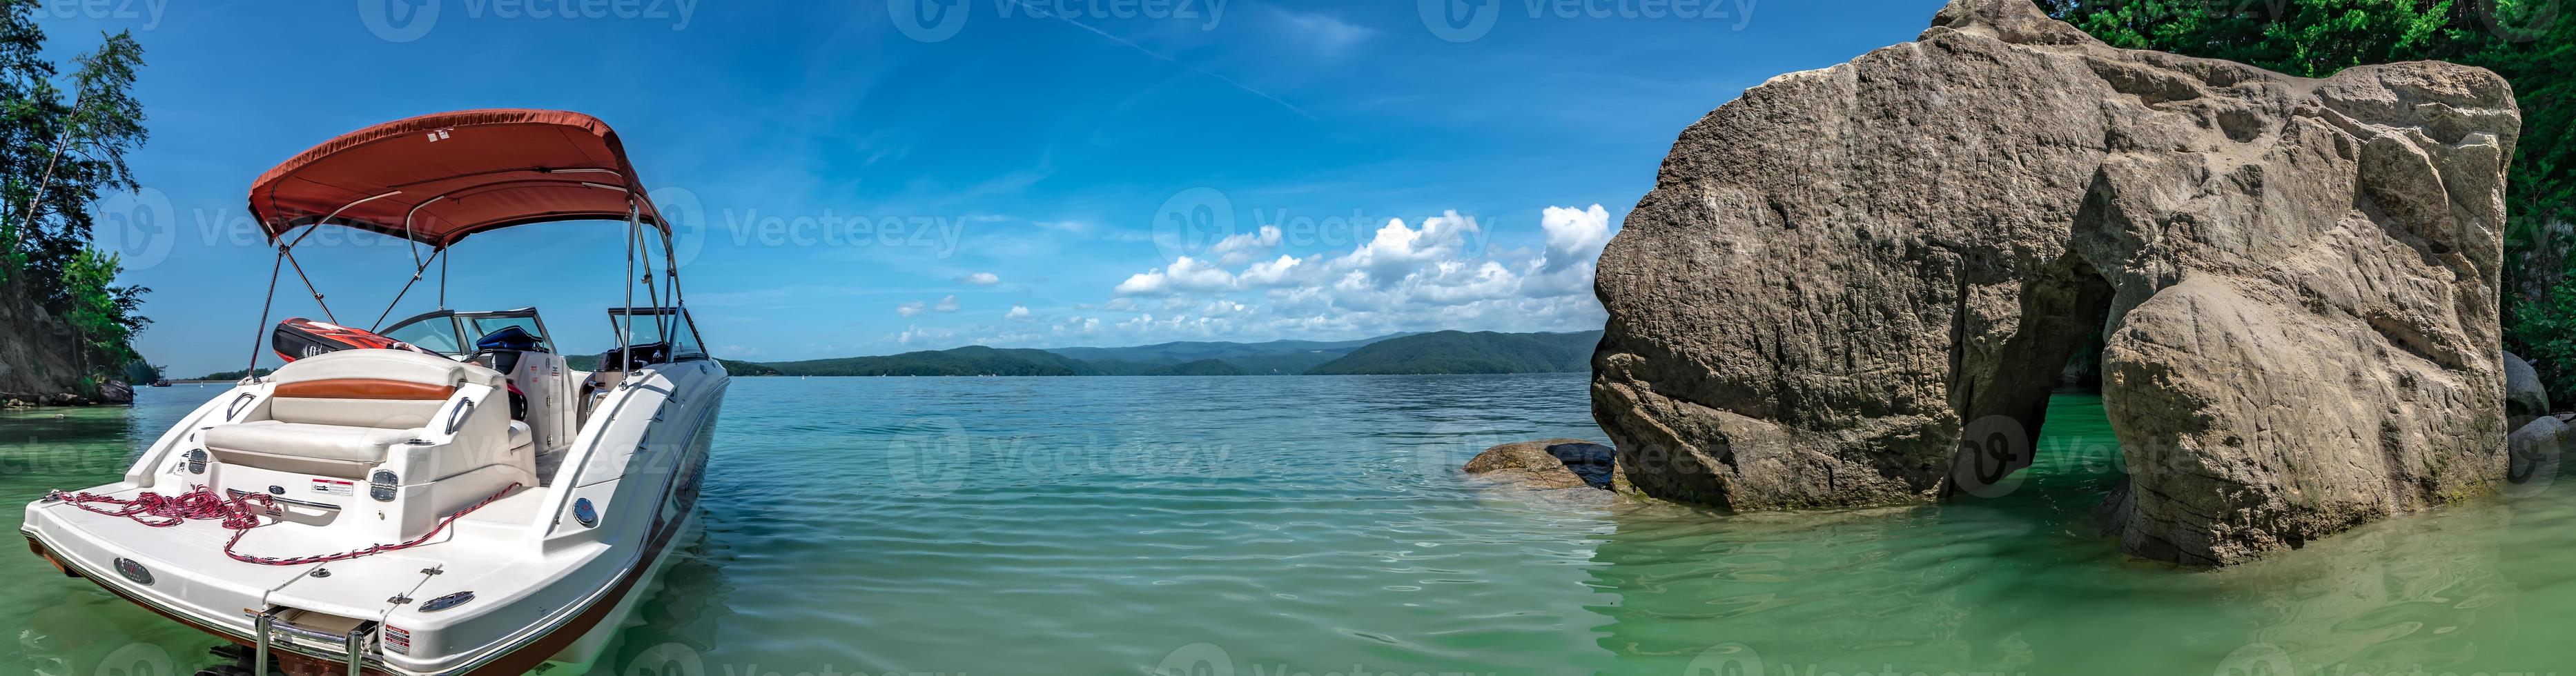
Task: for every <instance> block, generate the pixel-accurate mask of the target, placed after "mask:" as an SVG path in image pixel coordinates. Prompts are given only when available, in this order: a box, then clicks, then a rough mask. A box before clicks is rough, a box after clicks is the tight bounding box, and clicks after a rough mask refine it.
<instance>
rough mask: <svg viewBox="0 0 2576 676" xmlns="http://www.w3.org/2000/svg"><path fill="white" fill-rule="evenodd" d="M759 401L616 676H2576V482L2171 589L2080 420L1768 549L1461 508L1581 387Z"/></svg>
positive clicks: (25, 575)
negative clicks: (2132, 527)
mask: <svg viewBox="0 0 2576 676" xmlns="http://www.w3.org/2000/svg"><path fill="white" fill-rule="evenodd" d="M218 391H219V390H218V389H217V388H212V387H207V388H199V387H193V386H184V385H183V386H180V387H175V388H158V389H145V390H143V391H142V392H141V393H140V394H141V397H142V401H141V403H139V404H137V405H136V406H134V407H132V408H130V409H127V408H113V409H92V410H74V411H39V412H33V413H0V496H6V497H7V498H8V499H9V500H12V501H18V500H31V499H34V498H36V497H38V496H39V495H41V494H42V493H43V491H44V490H45V489H48V488H55V487H61V488H79V487H85V486H89V485H94V484H98V483H103V482H106V481H111V480H113V479H114V478H115V477H116V476H117V475H118V474H120V473H121V472H122V471H123V468H124V466H125V462H126V459H127V458H128V457H130V456H131V454H132V453H134V452H135V451H136V450H138V449H139V447H140V446H141V445H143V444H145V443H148V442H149V440H150V438H151V437H152V436H154V435H157V434H159V433H160V431H161V430H162V429H163V428H164V427H165V426H166V425H168V424H169V423H170V422H171V421H172V420H173V419H174V418H176V417H177V416H179V415H181V414H183V413H185V412H186V410H187V409H188V408H189V407H191V406H193V405H194V404H196V403H197V402H200V401H203V400H204V399H206V398H209V397H212V396H214V395H215V394H216V393H217V392H218ZM730 397H731V400H730V401H728V402H726V405H725V412H724V419H723V422H722V423H721V427H720V429H719V431H718V433H717V436H716V457H715V461H714V463H713V465H712V466H711V467H710V469H709V471H708V478H707V481H706V484H705V497H704V500H703V502H702V504H703V505H704V509H705V514H704V520H705V523H706V524H707V527H706V529H705V534H704V536H703V538H702V539H700V540H699V541H696V542H692V543H688V544H686V545H685V549H684V550H683V551H682V552H680V554H679V556H678V558H677V559H675V561H674V562H673V564H672V566H671V568H670V569H669V571H668V572H667V573H666V575H665V576H664V579H663V583H664V584H663V585H662V586H661V587H660V588H659V590H658V591H657V592H656V593H655V595H654V596H653V597H652V598H651V599H650V600H649V601H647V602H646V603H645V604H644V605H643V606H642V609H641V612H640V613H639V617H638V618H637V620H638V622H639V624H637V625H635V626H632V627H629V628H627V629H626V630H625V631H624V632H623V634H622V635H621V637H620V640H619V642H618V645H616V646H614V647H612V648H611V649H610V652H609V654H608V655H606V656H605V657H604V658H603V659H602V660H601V661H600V663H599V664H597V665H595V666H594V667H593V668H591V669H590V671H591V672H592V673H601V674H621V675H638V676H640V675H643V674H651V675H652V676H675V675H681V674H705V675H709V676H746V675H757V676H771V675H773V674H774V675H777V676H797V675H799V674H825V673H841V674H856V673H869V674H880V673H886V672H919V673H945V674H1144V673H1151V672H1153V671H1154V670H1156V669H1157V668H1158V667H1163V666H1178V667H1189V668H1190V671H1189V672H1188V673H1193V674H1198V675H1202V676H1254V675H1261V676H1275V675H1283V674H1288V675H1293V674H1300V673H1304V674H1311V675H1313V676H1326V675H1328V674H1329V675H1340V676H1352V675H1355V674H1361V673H1366V674H1416V673H1432V674H1437V673H1472V674H1584V673H1601V674H1668V675H1675V676H1685V675H1688V676H1696V674H1754V673H1761V674H1795V675H1798V676H1805V675H1808V674H1853V673H1861V672H1872V673H1875V672H1881V671H1893V672H1897V673H1914V672H1922V673H1926V674H1939V673H1942V672H1953V671H1955V672H1999V673H2029V674H2074V673H2082V674H2157V675H2166V674H2208V673H2215V674H2246V675H2249V676H2251V675H2254V674H2268V675H2270V676H2290V675H2292V674H2296V675H2299V676H2308V675H2312V674H2313V675H2319V676H2347V675H2353V674H2378V673H2389V672H2401V671H2414V670H2418V669H2421V670H2423V671H2426V672H2429V673H2432V674H2439V673H2441V672H2445V671H2450V672H2458V673H2462V674H2466V673H2471V672H2480V671H2483V672H2490V673H2497V672H2544V673H2545V672H2571V673H2576V481H2570V480H2568V478H2565V477H2561V478H2559V479H2558V480H2557V483H2556V484H2555V487H2554V488H2543V489H2540V490H2535V491H2530V492H2529V494H2528V495H2524V496H2521V497H2517V498H2513V499H2502V500H2498V501H2496V502H2494V503H2491V504H2486V505H2480V506H2474V507H2467V508H2458V509H2451V510H2447V511H2444V512H2440V513H2437V514H2432V515H2423V516H2412V517H2406V518H2401V519H2397V520H2393V521H2389V522H2384V523H2380V524H2375V525H2371V526H2368V527H2365V528H2362V529H2360V530H2358V531H2355V532H2352V533H2347V534H2345V535H2341V536H2337V537H2334V538H2331V539H2328V540H2326V541H2323V542H2320V543H2317V544H2314V545H2311V546H2310V547H2309V548H2307V549H2305V550H2302V551H2298V552H2292V553H2289V554H2286V555H2282V556H2278V557H2275V558H2273V559H2270V560H2266V561H2262V562H2258V563H2255V564H2253V565H2248V566H2242V567H2238V568H2235V569H2230V570H2225V571H2219V572H2215V573H2210V572H2194V571H2186V570H2178V569H2174V568H2170V567H2167V566H2163V565H2157V564H2150V563H2142V562H2137V561H2133V560H2129V559H2126V558H2124V557H2122V556H2120V555H2119V554H2118V553H2117V551H2116V550H2115V544H2114V542H2113V541H2112V540H2111V539H2109V538H2105V537H2101V536H2099V535H2098V534H2097V533H2096V532H2095V531H2094V530H2093V529H2092V528H2091V527H2089V526H2087V525H2086V522H2087V518H2086V517H2087V515H2088V513H2089V512H2090V510H2091V509H2092V507H2093V505H2094V504H2095V503H2096V502H2098V501H2099V495H2100V493H2101V491H2102V490H2104V489H2105V488H2106V487H2107V486H2108V485H2109V483H2110V482H2111V481H2112V479H2113V478H2114V477H2116V476H2117V473H2118V472H2119V471H2120V469H2119V467H2118V465H2117V464H2116V463H2115V462H2113V461H2112V460H2111V458H2112V457H2113V456H2114V455H2116V454H2115V453H2114V452H2113V451H2112V447H2111V445H2110V444H2111V440H2110V433H2109V430H2108V428H2107V427H2106V426H2105V424H2104V423H2103V422H2102V417H2101V413H2100V403H2099V400H2098V399H2097V398H2093V397H2088V396H2073V395H2069V396H2061V397H2059V398H2058V399H2057V400H2056V401H2055V402H2054V404H2053V406H2054V408H2053V409H2052V413H2051V417H2050V423H2049V427H2048V429H2047V430H2046V432H2045V434H2044V435H2043V436H2044V439H2043V440H2042V441H2041V443H2040V447H2041V449H2042V452H2041V459H2040V463H2039V464H2038V465H2037V466H2035V467H2034V468H2032V469H2031V470H2030V471H2028V472H2026V473H2025V474H2024V475H2023V477H2024V481H2023V482H2022V484H2021V485H2020V486H2019V487H2018V488H2017V489H2015V490H2013V491H2012V492H2011V493H2009V494H2007V495H2004V496H2002V497H2000V498H1995V499H1988V500H1979V501H1975V502H1967V503H1959V504H1950V505H1943V506H1938V507H1931V506H1927V507H1916V508H1900V509H1879V510H1864V511H1846V512H1834V513H1825V514H1771V515H1749V516H1717V515H1711V514H1706V513H1701V512H1696V511H1691V510H1683V509H1678V508H1673V507H1665V506H1652V505H1628V506H1621V507H1614V508H1602V507H1598V506H1590V505H1586V504H1583V503H1580V502H1569V501H1546V500H1533V499H1530V498H1529V497H1528V496H1515V495H1510V494H1498V493H1495V492H1492V491H1489V490H1485V489H1482V488H1479V487H1477V486H1476V485H1474V484H1472V483H1470V482H1469V481H1468V480H1466V479H1465V478H1464V477H1462V476H1461V475H1459V474H1458V473H1457V471H1456V469H1455V468H1456V467H1457V466H1458V465H1459V464H1461V463H1463V462H1465V461H1466V460H1467V459H1468V458H1469V457H1471V456H1473V455H1474V454H1475V453H1476V452H1477V451H1479V450H1482V449H1483V448H1484V447H1486V446H1488V445H1491V444H1495V443H1501V442H1505V441H1517V440H1526V439H1536V438H1544V437H1557V436H1571V437H1582V438H1592V439H1599V438H1601V434H1600V431H1599V430H1598V428H1596V427H1595V426H1594V425H1593V423H1592V421H1591V416H1590V413H1589V411H1588V408H1587V407H1588V399H1587V395H1586V392H1585V380H1584V378H1583V376H1580V375H1530V376H1399V377H1249V378H849V379H840V378H833V379H819V378H818V379H813V380H789V379H764V378H744V379H738V380H736V381H735V383H734V386H733V390H732V393H731V395H730ZM56 413H63V414H65V417H64V418H63V419H59V420H58V419H55V418H54V415H55V414H56ZM8 514H9V516H8V517H7V518H8V519H10V520H11V523H12V524H15V523H16V522H17V520H18V519H19V518H20V514H19V513H18V512H17V511H15V510H11V511H9V513H8ZM0 576H5V579H7V580H9V581H10V584H8V585H7V586H6V587H5V588H0V627H7V628H9V629H12V630H14V631H13V633H14V634H16V636H17V637H18V640H17V641H15V642H9V643H0V673H42V674H62V675H66V676H69V675H80V676H92V675H96V676H111V675H113V676H160V674H162V673H168V672H166V671H157V670H151V669H146V670H142V671H135V670H132V668H131V667H132V665H135V664H147V665H148V664H176V665H178V666H182V667H191V668H192V667H195V666H202V665H203V664H204V663H206V661H207V660H205V659H204V658H203V657H202V655H203V651H204V650H205V648H207V647H210V646H212V645H214V641H213V640H211V639H208V638H205V637H203V636H202V635H198V634H195V633H193V632H191V631H190V630H187V629H183V628H180V627H179V626H178V625H176V624H174V623H170V622H168V621H165V620H162V619H161V618H159V617H157V616H155V615H152V614H151V613H149V612H147V611H144V610H142V609H139V608H135V607H133V606H131V605H128V604H126V603H124V602H122V601H119V600H116V599H114V598H112V597H110V596H108V595H107V594H105V593H103V592H101V591H99V590H98V589H96V588H95V587H94V586H93V585H91V584H90V583H88V582H85V581H80V580H72V579H67V578H63V577H60V576H58V575H56V574H54V572H53V571H52V570H51V569H50V568H48V567H46V566H45V565H44V564H43V563H42V562H40V561H38V560H37V559H36V558H35V557H32V556H27V555H24V554H18V555H7V556H0ZM156 660H158V662H156ZM557 671H558V672H559V673H560V672H562V671H567V670H557ZM178 673H181V674H185V673H188V672H187V671H180V672H178ZM550 676H551V675H550Z"/></svg>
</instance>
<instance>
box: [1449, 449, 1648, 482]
mask: <svg viewBox="0 0 2576 676" xmlns="http://www.w3.org/2000/svg"><path fill="white" fill-rule="evenodd" d="M1616 455H1617V451H1616V450H1615V449H1612V448H1611V447H1608V446H1603V445H1600V444H1596V443H1592V442H1589V441H1584V440H1581V439H1548V440H1545V441H1522V442H1515V443H1509V444H1503V445H1500V446H1495V447H1493V448H1488V449H1485V452H1483V453H1478V454H1476V457H1475V459H1473V460H1468V461H1467V466H1466V468H1465V469H1466V471H1467V474H1469V475H1471V476H1479V477H1483V478H1486V479H1490V480H1498V481H1503V482H1507V483H1510V484H1514V485H1518V486H1521V487H1525V488H1536V489H1547V490H1554V489H1562V488H1587V487H1588V488H1598V489H1603V490H1608V489H1609V488H1610V475H1611V468H1612V466H1613V460H1614V458H1615V456H1616Z"/></svg>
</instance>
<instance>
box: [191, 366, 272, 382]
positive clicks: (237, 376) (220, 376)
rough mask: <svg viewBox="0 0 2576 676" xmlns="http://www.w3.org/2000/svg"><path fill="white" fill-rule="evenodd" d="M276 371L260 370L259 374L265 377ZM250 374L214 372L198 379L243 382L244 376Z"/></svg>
mask: <svg viewBox="0 0 2576 676" xmlns="http://www.w3.org/2000/svg"><path fill="white" fill-rule="evenodd" d="M276 371H277V369H260V370H259V374H260V375H263V376H264V375H268V374H270V373H273V372H276ZM249 373H250V372H248V371H216V372H214V373H208V374H206V376H205V377H203V378H198V380H216V381H225V380H241V379H242V377H243V376H245V375H247V374H249Z"/></svg>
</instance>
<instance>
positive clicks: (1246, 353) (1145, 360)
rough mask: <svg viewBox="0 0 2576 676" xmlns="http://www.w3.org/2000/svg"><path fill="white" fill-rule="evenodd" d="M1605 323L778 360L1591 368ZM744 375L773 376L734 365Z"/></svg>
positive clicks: (1326, 368)
mask: <svg viewBox="0 0 2576 676" xmlns="http://www.w3.org/2000/svg"><path fill="white" fill-rule="evenodd" d="M1600 341H1601V332H1599V331H1587V332H1582V333H1493V332H1478V333H1466V332H1461V331H1440V332H1435V333H1418V334H1395V335H1390V336H1380V337H1376V338H1368V339H1362V340H1345V341H1313V340H1276V341H1270V342H1266V343H1226V342H1181V343H1162V344H1159V345H1139V346H1134V347H1066V348H1056V349H1051V350H1037V349H1007V348H993V347H983V346H969V347H961V348H956V349H951V350H925V351H921V352H906V353H903V354H895V355H885V356H880V357H847V358H841V359H816V360H810V361H793V362H770V363H762V364H757V366H762V367H767V368H769V369H774V370H775V371H776V372H777V374H778V375H786V376H1242V375H1300V374H1303V375H1382V374H1440V373H1563V372H1577V371H1587V370H1590V369H1591V361H1592V348H1593V346H1594V345H1595V344H1597V343H1599V342H1600ZM727 367H728V369H729V370H732V371H733V373H734V374H735V375H766V374H754V373H749V372H746V371H745V370H743V369H739V368H733V364H732V363H730V362H729V363H727Z"/></svg>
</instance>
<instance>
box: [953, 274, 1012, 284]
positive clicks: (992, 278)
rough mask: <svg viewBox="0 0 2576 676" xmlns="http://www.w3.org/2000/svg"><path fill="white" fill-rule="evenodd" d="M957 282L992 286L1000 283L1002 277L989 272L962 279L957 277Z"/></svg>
mask: <svg viewBox="0 0 2576 676" xmlns="http://www.w3.org/2000/svg"><path fill="white" fill-rule="evenodd" d="M957 281H960V282H965V283H968V284H973V285H976V286H992V285H995V284H1000V283H1002V276H1001V275H996V274H993V273H990V272H978V273H975V274H971V275H967V276H964V277H959V278H957Z"/></svg>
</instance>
